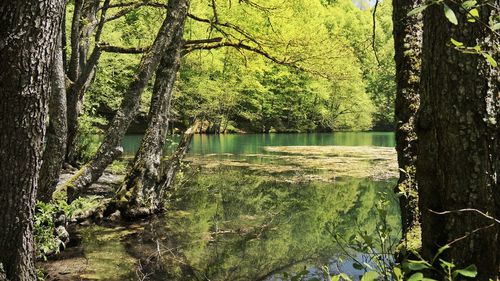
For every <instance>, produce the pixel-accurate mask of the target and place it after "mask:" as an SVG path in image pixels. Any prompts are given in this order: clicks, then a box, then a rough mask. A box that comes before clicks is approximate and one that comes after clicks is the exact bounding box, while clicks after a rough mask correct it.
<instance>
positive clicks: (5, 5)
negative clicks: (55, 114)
mask: <svg viewBox="0 0 500 281" xmlns="http://www.w3.org/2000/svg"><path fill="white" fill-rule="evenodd" d="M63 7H64V1H62V0H46V1H38V0H36V1H35V0H30V1H28V0H24V1H3V2H2V3H1V4H0V26H2V29H1V30H0V62H1V64H0V112H1V114H0V132H2V133H1V134H0V209H1V210H2V211H1V212H0V253H1V254H0V264H3V267H4V269H5V273H6V277H7V279H9V280H11V281H17V280H23V281H32V280H36V271H35V264H34V259H35V257H34V245H33V243H34V242H33V215H34V208H35V198H36V191H37V187H38V172H39V170H40V166H41V160H42V151H43V141H44V135H45V121H46V117H47V112H46V111H47V110H46V108H47V103H48V99H49V91H50V83H49V81H50V80H49V79H50V77H51V75H50V74H51V73H52V71H51V66H52V63H51V61H52V57H53V54H54V49H55V48H56V44H55V42H56V41H57V36H58V34H59V28H60V26H61V18H62V13H63Z"/></svg>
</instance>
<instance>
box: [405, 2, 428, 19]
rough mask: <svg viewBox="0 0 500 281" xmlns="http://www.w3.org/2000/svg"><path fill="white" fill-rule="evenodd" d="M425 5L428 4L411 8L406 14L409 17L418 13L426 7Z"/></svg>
mask: <svg viewBox="0 0 500 281" xmlns="http://www.w3.org/2000/svg"><path fill="white" fill-rule="evenodd" d="M427 7H429V5H422V6H418V7H416V8H415V9H413V10H411V11H410V12H408V16H409V17H411V16H414V15H416V14H420V13H421V12H423V11H424V10H425V9H427Z"/></svg>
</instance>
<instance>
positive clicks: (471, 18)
mask: <svg viewBox="0 0 500 281" xmlns="http://www.w3.org/2000/svg"><path fill="white" fill-rule="evenodd" d="M477 18H479V11H478V10H477V9H476V8H474V9H472V10H470V11H469V12H468V13H467V21H468V22H476V19H477Z"/></svg>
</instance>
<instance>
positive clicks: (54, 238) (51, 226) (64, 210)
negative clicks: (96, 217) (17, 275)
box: [34, 197, 98, 259]
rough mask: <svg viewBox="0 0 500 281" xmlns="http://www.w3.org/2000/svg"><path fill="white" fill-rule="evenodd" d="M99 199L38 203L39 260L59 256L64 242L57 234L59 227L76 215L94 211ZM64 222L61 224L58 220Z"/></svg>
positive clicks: (37, 251)
mask: <svg viewBox="0 0 500 281" xmlns="http://www.w3.org/2000/svg"><path fill="white" fill-rule="evenodd" d="M97 204H98V200H97V197H87V198H78V199H76V200H75V201H73V202H72V203H71V204H68V203H66V201H64V200H59V201H57V202H53V203H44V202H41V201H38V202H37V204H36V211H35V219H34V236H35V245H36V247H35V252H36V257H37V258H39V259H40V258H42V259H46V257H47V255H50V254H54V253H55V254H57V253H59V250H60V249H61V247H64V242H63V241H62V240H61V239H60V237H59V236H58V235H57V233H56V232H55V228H56V227H57V226H58V225H61V223H62V225H63V226H64V223H65V221H66V220H71V218H72V217H73V215H74V214H76V213H79V212H83V211H86V210H89V209H93V208H95V207H96V206H97ZM58 219H60V220H62V222H59V224H57V223H56V220H58Z"/></svg>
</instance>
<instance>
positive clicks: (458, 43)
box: [450, 38, 464, 47]
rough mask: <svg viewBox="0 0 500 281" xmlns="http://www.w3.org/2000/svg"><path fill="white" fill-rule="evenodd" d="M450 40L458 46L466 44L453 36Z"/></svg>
mask: <svg viewBox="0 0 500 281" xmlns="http://www.w3.org/2000/svg"><path fill="white" fill-rule="evenodd" d="M450 40H451V43H452V44H453V45H455V46H456V47H462V46H463V45H464V43H462V42H460V41H457V40H455V39H453V38H450Z"/></svg>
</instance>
